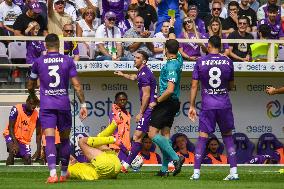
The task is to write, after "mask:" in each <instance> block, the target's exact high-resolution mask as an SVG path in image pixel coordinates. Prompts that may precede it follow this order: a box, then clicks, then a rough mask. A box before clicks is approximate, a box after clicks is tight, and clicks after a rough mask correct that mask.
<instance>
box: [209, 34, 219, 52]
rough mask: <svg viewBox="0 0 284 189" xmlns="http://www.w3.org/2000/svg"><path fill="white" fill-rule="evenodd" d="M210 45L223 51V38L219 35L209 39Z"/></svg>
mask: <svg viewBox="0 0 284 189" xmlns="http://www.w3.org/2000/svg"><path fill="white" fill-rule="evenodd" d="M208 43H209V44H210V45H212V47H214V48H216V49H221V37H220V36H218V35H212V36H211V37H210V38H209V40H208Z"/></svg>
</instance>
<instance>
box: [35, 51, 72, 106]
mask: <svg viewBox="0 0 284 189" xmlns="http://www.w3.org/2000/svg"><path fill="white" fill-rule="evenodd" d="M75 76H77V71H76V66H75V63H74V61H73V59H72V58H70V57H69V56H66V55H62V54H59V53H58V52H49V53H48V54H47V55H44V56H41V57H40V58H38V59H36V60H35V62H34V64H33V66H32V70H31V76H30V77H31V79H37V78H39V79H40V108H41V109H54V110H70V109H71V107H70V100H69V96H68V88H69V79H70V78H72V77H75Z"/></svg>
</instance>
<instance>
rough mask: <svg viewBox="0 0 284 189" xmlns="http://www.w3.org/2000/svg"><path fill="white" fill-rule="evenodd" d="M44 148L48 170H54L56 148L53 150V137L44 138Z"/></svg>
mask: <svg viewBox="0 0 284 189" xmlns="http://www.w3.org/2000/svg"><path fill="white" fill-rule="evenodd" d="M45 139H46V147H45V154H46V160H47V163H48V168H49V170H53V169H56V148H55V137H54V136H46V137H45Z"/></svg>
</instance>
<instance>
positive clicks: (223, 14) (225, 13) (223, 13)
mask: <svg viewBox="0 0 284 189" xmlns="http://www.w3.org/2000/svg"><path fill="white" fill-rule="evenodd" d="M218 1H220V2H221V4H222V10H221V13H220V17H221V18H224V19H226V18H228V16H229V15H228V10H227V7H228V6H225V5H224V3H225V0H218Z"/></svg>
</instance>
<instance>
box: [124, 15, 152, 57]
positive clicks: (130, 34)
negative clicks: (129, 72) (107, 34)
mask: <svg viewBox="0 0 284 189" xmlns="http://www.w3.org/2000/svg"><path fill="white" fill-rule="evenodd" d="M150 35H151V33H150V32H149V31H148V30H144V20H143V18H142V17H141V16H137V17H136V18H135V19H134V27H133V28H130V29H129V30H127V31H126V33H125V34H124V36H123V37H124V38H148V37H150ZM123 46H124V50H125V56H126V57H127V59H128V60H134V56H135V54H136V52H137V51H139V50H142V51H145V52H146V53H147V54H148V56H149V57H150V58H149V59H150V60H151V57H152V55H153V52H154V45H153V43H151V42H147V43H143V42H125V43H124V44H123ZM152 60H153V59H152Z"/></svg>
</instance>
